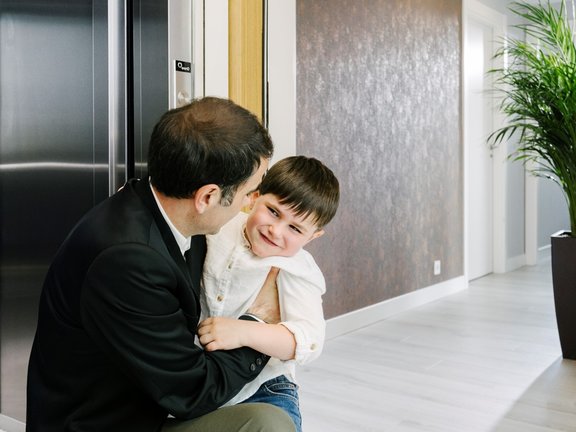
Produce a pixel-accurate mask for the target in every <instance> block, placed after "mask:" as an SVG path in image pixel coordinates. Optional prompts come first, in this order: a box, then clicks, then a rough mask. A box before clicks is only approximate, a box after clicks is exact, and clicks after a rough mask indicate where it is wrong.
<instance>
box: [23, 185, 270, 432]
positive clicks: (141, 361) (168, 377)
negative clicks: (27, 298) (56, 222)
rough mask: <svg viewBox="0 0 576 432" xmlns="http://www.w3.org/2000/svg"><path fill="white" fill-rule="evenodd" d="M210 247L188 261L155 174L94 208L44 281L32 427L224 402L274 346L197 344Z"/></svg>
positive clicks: (158, 420) (147, 415)
mask: <svg viewBox="0 0 576 432" xmlns="http://www.w3.org/2000/svg"><path fill="white" fill-rule="evenodd" d="M205 253H206V242H205V238H204V236H196V237H193V238H192V248H191V254H190V257H189V258H188V260H187V261H185V260H184V259H183V257H182V255H181V253H180V249H179V248H178V245H177V243H176V240H175V239H174V236H173V235H172V233H171V231H170V229H169V227H168V225H167V224H166V222H165V221H164V219H163V217H162V215H161V213H160V211H159V209H158V207H157V205H156V202H155V200H154V197H153V195H152V192H151V191H150V186H149V184H148V182H147V181H137V180H132V181H130V182H128V183H127V184H126V185H125V187H124V188H123V189H122V190H121V191H120V192H118V193H117V194H115V195H114V196H112V197H110V198H109V199H107V200H106V201H104V202H103V203H101V204H100V205H98V206H97V207H95V208H94V209H93V210H92V211H90V212H89V213H88V214H87V215H86V216H85V217H84V218H83V219H82V220H81V221H80V222H79V223H78V225H77V226H76V227H75V228H74V230H73V231H72V232H71V233H70V235H69V236H68V238H67V239H66V240H65V241H64V243H63V244H62V246H61V247H60V249H59V251H58V253H57V255H56V257H55V259H54V261H53V263H52V265H51V267H50V269H49V271H48V274H47V276H46V280H45V282H44V286H43V290H42V296H41V300H40V309H39V317H38V328H37V331H36V335H35V339H34V344H33V347H32V352H31V355H30V363H29V367H28V401H27V431H30V432H35V431H42V432H52V431H99V432H100V431H101V432H113V431H122V432H127V431H138V432H145V431H158V430H159V429H160V428H161V426H162V424H163V422H164V421H165V419H166V417H167V414H172V415H173V416H175V417H176V418H182V419H188V418H193V417H197V416H200V415H202V414H205V413H207V412H209V411H212V410H214V409H216V408H217V407H218V406H220V405H221V404H222V403H224V402H225V401H227V400H228V399H230V398H231V397H232V396H234V395H235V394H236V393H237V392H238V391H239V390H240V389H241V388H242V386H243V385H244V384H245V383H246V382H248V381H250V380H252V379H254V378H255V377H256V375H257V374H258V373H259V372H260V371H261V370H262V368H263V367H264V365H265V363H266V361H267V359H268V357H266V356H264V355H262V354H260V353H258V352H256V351H254V350H252V349H249V348H241V349H237V350H231V351H216V352H213V353H208V352H205V351H203V350H202V349H200V348H198V347H197V346H196V345H195V344H194V337H195V333H196V327H197V324H198V317H199V316H200V304H199V301H198V299H199V297H198V294H199V292H198V290H199V286H200V277H201V272H202V265H203V261H204V256H205Z"/></svg>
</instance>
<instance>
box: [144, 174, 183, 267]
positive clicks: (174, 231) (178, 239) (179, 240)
mask: <svg viewBox="0 0 576 432" xmlns="http://www.w3.org/2000/svg"><path fill="white" fill-rule="evenodd" d="M149 184H150V190H151V191H152V195H154V199H155V200H156V204H157V205H158V208H159V209H160V213H162V217H163V218H164V220H165V221H166V223H167V224H168V227H169V228H170V231H172V235H173V236H174V238H175V239H176V243H178V247H179V248H180V252H181V253H182V256H184V253H186V251H187V250H188V249H190V237H184V236H183V235H182V233H180V231H178V229H177V228H176V227H175V226H174V224H173V223H172V221H171V220H170V218H169V217H168V215H167V214H166V212H165V211H164V208H163V207H162V204H160V201H159V200H158V197H157V196H156V192H155V191H154V188H153V187H152V183H150V182H149Z"/></svg>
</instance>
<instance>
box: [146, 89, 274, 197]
mask: <svg viewBox="0 0 576 432" xmlns="http://www.w3.org/2000/svg"><path fill="white" fill-rule="evenodd" d="M273 150H274V148H273V145H272V140H271V139H270V136H269V134H268V132H267V131H266V129H265V128H264V127H263V126H262V124H261V123H260V121H259V120H258V119H257V118H256V116H255V115H254V114H252V113H251V112H250V111H248V110H246V109H245V108H242V107H241V106H239V105H237V104H235V103H234V102H232V101H230V100H227V99H220V98H216V97H205V98H201V99H196V100H194V101H193V102H192V103H190V104H188V105H185V106H183V107H180V108H176V109H172V110H170V111H168V112H167V113H165V114H164V115H163V116H162V117H161V118H160V121H158V123H157V124H156V126H155V127H154V130H153V131H152V136H151V138H150V147H149V151H148V173H149V175H150V178H151V182H152V184H153V185H154V187H155V188H156V189H158V190H159V191H160V192H162V193H163V194H165V195H167V196H170V197H173V198H190V197H191V196H193V195H194V193H195V192H196V191H197V190H198V189H199V188H201V187H202V186H204V185H207V184H216V185H218V186H220V188H221V189H222V200H221V203H222V205H229V204H230V203H231V202H232V200H233V198H234V195H235V193H236V190H237V189H238V186H240V185H241V184H242V183H244V182H245V181H246V180H248V178H250V176H251V175H252V174H253V172H254V170H256V169H258V167H259V166H260V160H261V158H265V159H268V158H270V157H271V156H272V152H273Z"/></svg>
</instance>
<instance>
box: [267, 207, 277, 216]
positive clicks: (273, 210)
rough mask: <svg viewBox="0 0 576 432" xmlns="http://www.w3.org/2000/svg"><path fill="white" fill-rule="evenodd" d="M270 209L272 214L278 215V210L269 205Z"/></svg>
mask: <svg viewBox="0 0 576 432" xmlns="http://www.w3.org/2000/svg"><path fill="white" fill-rule="evenodd" d="M268 211H269V212H270V213H271V214H272V216H276V217H278V212H277V211H276V209H273V208H272V207H268Z"/></svg>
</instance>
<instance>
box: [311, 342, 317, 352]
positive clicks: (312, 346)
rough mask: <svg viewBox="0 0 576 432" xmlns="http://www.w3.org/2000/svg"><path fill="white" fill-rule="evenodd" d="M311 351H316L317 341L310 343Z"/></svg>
mask: <svg viewBox="0 0 576 432" xmlns="http://www.w3.org/2000/svg"><path fill="white" fill-rule="evenodd" d="M310 351H316V344H315V343H313V344H312V345H310Z"/></svg>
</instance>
